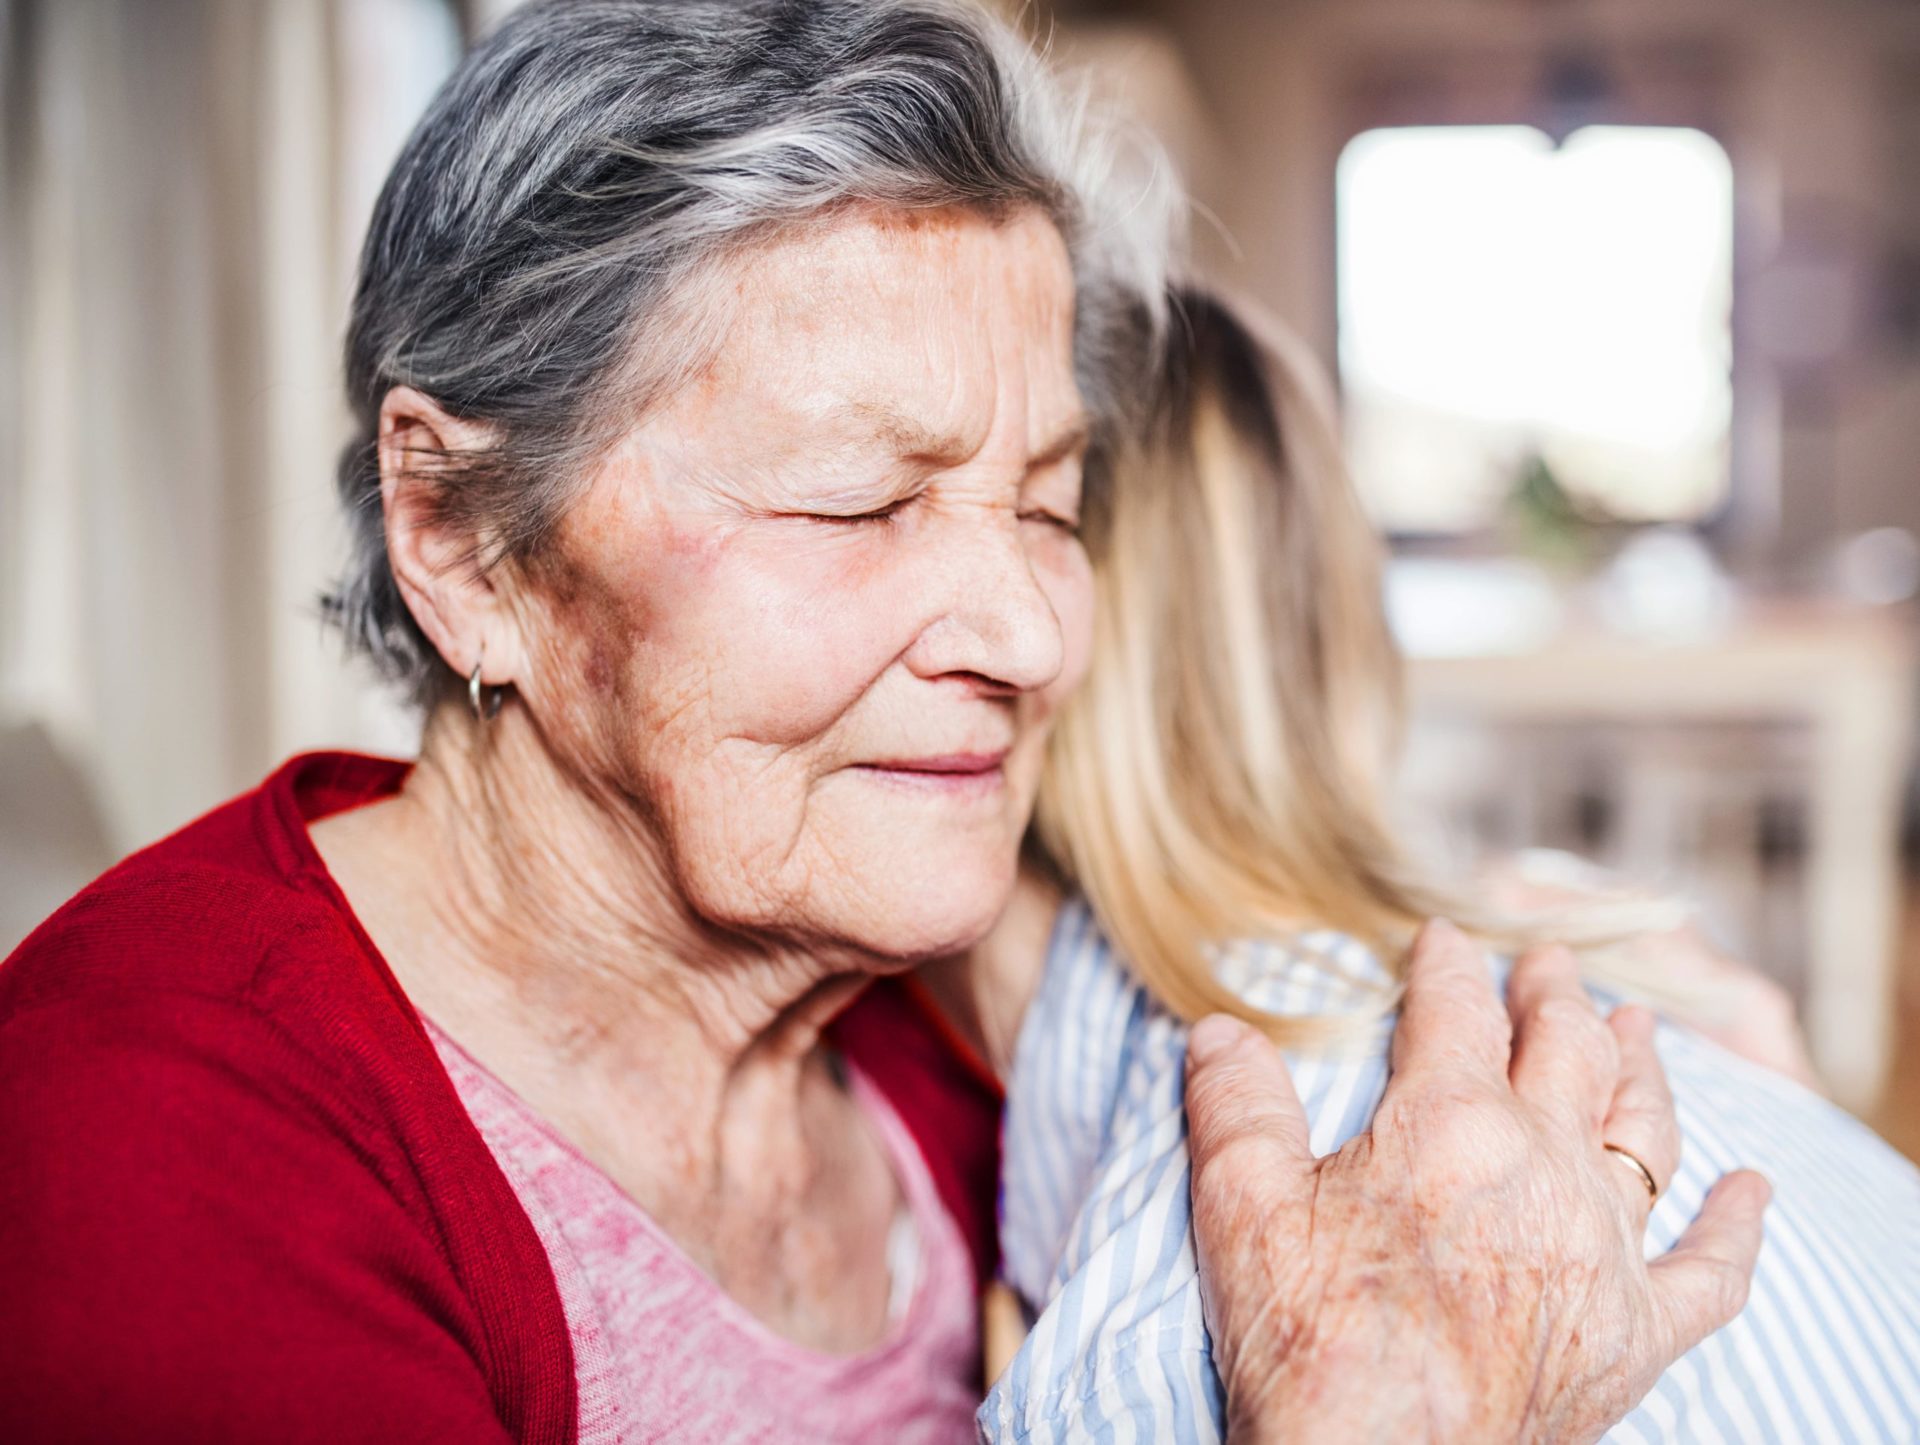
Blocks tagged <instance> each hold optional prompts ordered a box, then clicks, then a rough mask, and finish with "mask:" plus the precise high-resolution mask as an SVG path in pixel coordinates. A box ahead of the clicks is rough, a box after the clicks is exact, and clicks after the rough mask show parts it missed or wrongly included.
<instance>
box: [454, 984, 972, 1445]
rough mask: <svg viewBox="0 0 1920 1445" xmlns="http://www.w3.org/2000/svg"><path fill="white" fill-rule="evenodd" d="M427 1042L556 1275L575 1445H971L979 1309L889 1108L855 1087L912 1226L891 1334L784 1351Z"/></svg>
mask: <svg viewBox="0 0 1920 1445" xmlns="http://www.w3.org/2000/svg"><path fill="white" fill-rule="evenodd" d="M427 1032H428V1035H429V1036H430V1037H431V1038H432V1040H433V1043H434V1047H435V1048H436V1049H437V1050H439V1053H440V1058H441V1061H442V1062H443V1063H444V1064H445V1065H446V1069H447V1073H448V1075H449V1076H450V1077H451V1078H452V1080H453V1085H454V1088H455V1090H456V1091H457V1092H458V1093H459V1096H460V1101H461V1103H462V1104H464V1105H465V1106H466V1109H467V1112H468V1114H469V1115H471V1116H472V1118H473V1122H474V1125H475V1127H476V1128H477V1129H478V1130H479V1131H480V1135H481V1137H482V1138H483V1139H485V1140H486V1142H487V1146H488V1148H490V1149H491V1150H492V1151H493V1155H494V1158H495V1159H496V1160H498V1161H499V1164H500V1168H501V1171H502V1172H503V1173H504V1174H505V1175H506V1177H507V1179H508V1181H509V1182H510V1183H511V1184H512V1185H513V1189H514V1193H515V1194H516V1195H517V1196H518V1197H519V1200H520V1203H521V1205H522V1206H523V1207H524V1208H525V1209H526V1211H527V1215H528V1217H529V1218H531V1219H532V1221H533V1226H534V1229H535V1230H536V1232H537V1233H538V1234H539V1236H540V1242H541V1243H542V1244H543V1245H544V1246H545V1247H546V1251H547V1258H548V1260H549V1261H550V1262H551V1263H552V1265H553V1273H554V1279H555V1282H556V1283H557V1284H558V1286H559V1290H560V1299H561V1303H562V1304H563V1306H564V1307H565V1310H566V1315H567V1326H568V1330H569V1333H570V1334H571V1336H572V1340H573V1359H574V1378H575V1384H576V1389H577V1390H578V1398H579V1440H580V1445H614V1442H626V1445H636V1442H640V1441H650V1440H701V1441H714V1442H731V1441H780V1442H789V1441H791V1442H801V1441H829V1440H831V1441H887V1442H894V1441H898V1442H901V1445H913V1442H934V1441H938V1442H952V1441H971V1440H973V1439H974V1438H975V1435H974V1423H973V1412H974V1409H975V1407H976V1406H977V1405H978V1403H979V1397H980V1391H979V1386H978V1382H977V1381H975V1380H974V1379H973V1378H972V1369H973V1363H974V1360H975V1357H976V1352H977V1349H978V1343H979V1314H978V1304H977V1301H976V1299H975V1296H974V1284H973V1268H972V1265H971V1263H970V1259H969V1256H968V1253H967V1247H966V1242H965V1241H964V1240H963V1239H962V1238H961V1236H960V1232H959V1229H958V1227H957V1226H956V1225H955V1224H954V1222H953V1220H952V1219H951V1218H950V1217H949V1216H948V1214H947V1211H946V1209H945V1207H944V1206H943V1205H942V1204H941V1202H940V1198H939V1195H938V1193H937V1191H936V1190H935V1188H934V1184H933V1180H932V1177H931V1176H930V1175H929V1174H928V1172H927V1167H926V1163H925V1161H924V1160H923V1159H922V1158H921V1157H920V1152H919V1149H918V1147H917V1146H916V1145H915V1144H914V1142H913V1139H912V1136H911V1135H910V1134H909V1133H908V1131H907V1128H906V1126H905V1124H904V1123H902V1121H901V1120H900V1118H899V1116H898V1115H897V1114H895V1113H894V1111H893V1109H892V1107H891V1106H890V1105H889V1104H888V1103H887V1101H886V1100H885V1099H884V1098H883V1097H882V1096H881V1094H880V1092H879V1090H878V1089H876V1088H875V1087H874V1086H873V1085H872V1084H871V1083H869V1082H868V1081H867V1079H866V1078H865V1077H864V1076H862V1075H861V1074H860V1073H859V1072H858V1071H857V1070H855V1069H853V1068H852V1067H851V1066H849V1068H848V1075H849V1081H850V1086H851V1088H852V1090H853V1093H854V1097H855V1099H856V1100H857V1101H858V1103H859V1105H860V1107H861V1108H862V1109H863V1110H864V1111H865V1112H866V1114H867V1116H868V1118H870V1119H871V1120H872V1121H873V1124H874V1127H875V1128H876V1129H878V1130H879V1132H880V1136H881V1138H882V1140H883V1141H884V1142H885V1144H886V1147H887V1150H888V1153H889V1154H890V1155H891V1156H892V1158H893V1165H894V1171H895V1174H896V1176H897V1177H898V1178H899V1180H900V1184H901V1188H902V1192H903V1193H904V1194H905V1196H906V1200H907V1205H908V1209H909V1211H910V1227H907V1226H908V1224H909V1216H908V1215H903V1216H902V1226H903V1227H902V1228H901V1229H897V1230H896V1231H895V1240H896V1244H897V1245H898V1246H899V1247H897V1248H895V1249H892V1250H890V1251H889V1254H890V1258H891V1259H892V1261H893V1263H894V1265H895V1271H894V1277H895V1283H896V1287H897V1286H899V1285H900V1284H902V1283H903V1282H904V1283H907V1284H908V1285H909V1287H910V1288H909V1290H908V1291H901V1290H900V1289H898V1288H896V1296H897V1302H898V1308H897V1315H896V1320H895V1323H894V1325H893V1327H892V1329H891V1331H890V1332H889V1334H888V1337H887V1339H886V1340H885V1341H884V1342H883V1343H881V1344H880V1345H879V1346H877V1347H876V1348H874V1349H871V1350H868V1351H865V1352H864V1353H861V1354H857V1355H825V1354H819V1353H816V1352H815V1351H812V1350H808V1349H805V1348H803V1347H802V1346H800V1345H797V1344H794V1343H793V1342H791V1341H789V1340H786V1339H783V1338H781V1337H780V1336H779V1335H777V1334H775V1333H774V1332H773V1331H772V1330H770V1329H769V1328H767V1326H765V1325H764V1324H762V1323H761V1322H760V1321H759V1320H757V1319H755V1318H754V1317H753V1316H752V1315H751V1314H749V1313H748V1312H747V1311H746V1310H745V1309H744V1308H742V1307H741V1306H740V1305H739V1304H736V1303H735V1302H734V1301H733V1300H732V1299H731V1298H730V1297H728V1296H727V1295H726V1294H725V1293H724V1292H723V1291H722V1290H721V1289H720V1287H719V1286H718V1285H717V1284H715V1283H714V1282H713V1280H712V1279H711V1278H710V1277H709V1276H708V1275H707V1274H705V1273H704V1272H703V1271H702V1270H701V1269H700V1268H699V1267H698V1266H697V1265H695V1264H694V1263H693V1261H692V1260H690V1259H689V1258H688V1257H687V1256H686V1254H685V1253H684V1252H682V1251H681V1249H680V1248H679V1246H677V1245H676V1244H674V1242H673V1241H672V1240H671V1239H669V1238H668V1237H667V1236H666V1234H665V1233H663V1232H662V1231H661V1229H660V1228H659V1226H657V1225H656V1224H655V1223H654V1222H653V1221H652V1220H651V1219H650V1218H649V1217H648V1216H647V1214H646V1212H645V1211H644V1210H643V1209H641V1208H640V1206H639V1205H638V1204H636V1203H635V1202H634V1201H633V1200H632V1199H631V1198H630V1197H629V1196H628V1195H627V1194H626V1193H624V1192H623V1191H622V1190H621V1189H620V1187H619V1186H618V1185H617V1184H615V1183H614V1182H613V1181H612V1180H611V1179H609V1178H608V1177H607V1176H606V1175H605V1174H604V1173H602V1172H601V1171H600V1170H599V1169H598V1168H597V1167H595V1166H594V1165H593V1164H592V1163H590V1162H589V1161H588V1160H587V1159H586V1158H585V1157H584V1156H583V1155H582V1154H580V1153H579V1151H578V1150H576V1149H575V1148H574V1147H573V1146H572V1145H571V1144H569V1143H568V1142H567V1141H566V1140H565V1139H563V1138H562V1137H561V1136H560V1135H559V1134H558V1133H556V1132H555V1131H554V1129H553V1128H552V1126H550V1125H549V1124H548V1123H547V1122H546V1121H545V1120H544V1119H542V1118H541V1117H540V1115H538V1114H537V1113H535V1112H534V1110H533V1108H532V1106H531V1105H529V1104H528V1103H527V1102H526V1101H525V1100H523V1099H521V1098H520V1096H519V1095H517V1094H515V1093H514V1092H513V1090H511V1089H509V1088H508V1087H507V1086H506V1085H505V1084H504V1083H502V1082H501V1081H500V1080H499V1079H497V1078H496V1077H494V1075H493V1074H492V1073H490V1072H489V1071H488V1070H487V1069H486V1068H485V1067H484V1066H483V1065H481V1064H480V1063H479V1062H478V1061H477V1060H475V1059H474V1058H473V1057H472V1056H471V1055H469V1054H468V1053H467V1052H466V1051H465V1050H464V1049H462V1048H461V1047H460V1046H459V1045H458V1044H457V1043H455V1042H454V1041H453V1040H452V1039H451V1038H450V1037H448V1036H447V1035H446V1034H444V1033H442V1032H441V1031H440V1029H439V1028H437V1027H436V1026H435V1025H434V1024H433V1023H432V1022H431V1021H430V1020H429V1021H427Z"/></svg>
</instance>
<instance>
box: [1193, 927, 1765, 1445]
mask: <svg viewBox="0 0 1920 1445" xmlns="http://www.w3.org/2000/svg"><path fill="white" fill-rule="evenodd" d="M1509 1011H1510V1012H1509ZM1393 1069H1394V1074H1393V1079H1392V1081H1391V1083H1390V1084H1389V1086H1388V1090H1387V1093H1386V1096H1385V1098H1384V1099H1383V1101H1382V1103H1381V1105H1380V1108H1379V1111H1378V1113H1377V1114H1376V1115H1375V1118H1374V1122H1373V1127H1372V1129H1371V1130H1370V1131H1369V1132H1367V1133H1365V1134H1362V1135H1360V1136H1358V1137H1357V1138H1355V1139H1353V1140H1352V1141H1351V1142H1349V1143H1348V1144H1347V1145H1346V1147H1345V1148H1343V1149H1341V1150H1340V1151H1339V1152H1338V1153H1336V1154H1333V1155H1330V1156H1328V1157H1327V1158H1325V1159H1315V1158H1314V1157H1313V1155H1312V1151H1311V1149H1310V1148H1309V1147H1308V1142H1307V1139H1308V1135H1307V1121H1306V1117H1305V1114H1304V1112H1303V1111H1302V1109H1301V1106H1300V1102H1299V1099H1298V1097H1297V1096H1296V1095H1295V1093H1294V1091H1293V1088H1292V1085H1291V1082H1290V1081H1289V1079H1288V1077H1287V1073H1286V1069H1285V1066H1284V1064H1283V1063H1282V1062H1281V1060H1280V1057H1279V1055H1278V1053H1277V1052H1276V1051H1275V1050H1274V1049H1273V1048H1272V1047H1271V1046H1270V1045H1269V1044H1267V1043H1266V1041H1265V1040H1263V1039H1261V1038H1260V1037H1259V1036H1258V1035H1256V1034H1254V1033H1253V1032H1252V1031H1251V1030H1249V1029H1247V1028H1246V1027H1245V1026H1243V1025H1240V1024H1238V1023H1236V1022H1234V1021H1231V1020H1227V1019H1224V1018H1217V1019H1209V1020H1203V1021H1202V1023H1201V1024H1200V1025H1199V1026H1198V1027H1196V1029H1195V1031H1194V1036H1193V1043H1192V1046H1191V1050H1190V1054H1189V1072H1188V1082H1187V1089H1188V1095H1187V1100H1188V1112H1189V1119H1190V1123H1191V1126H1192V1142H1193V1156H1194V1182H1193V1196H1194V1229H1195V1234H1196V1236H1197V1239H1198V1244H1199V1249H1200V1267H1201V1282H1202V1290H1203V1292H1204V1295H1205V1299H1206V1306H1207V1315H1208V1323H1209V1326H1210V1328H1211V1329H1212V1331H1213V1334H1214V1339H1215V1342H1216V1359H1217V1362H1218V1363H1219V1365H1220V1368H1221V1372H1222V1375H1223V1378H1224V1380H1225V1382H1226V1387H1227V1397H1228V1409H1229V1412H1230V1438H1232V1439H1233V1440H1234V1441H1235V1442H1236V1445H1244V1442H1254V1445H1264V1442H1270V1441H1289V1440H1320V1441H1325V1440H1339V1441H1342V1442H1345V1441H1367V1440H1380V1441H1388V1440H1391V1441H1395V1442H1401V1441H1421V1440H1430V1441H1493V1440H1519V1441H1553V1442H1566V1441H1587V1440H1592V1439H1596V1438H1598V1437H1599V1436H1600V1435H1601V1434H1603V1433H1604V1432H1605V1431H1606V1430H1607V1429H1608V1428H1609V1427H1610V1426H1611V1425H1613V1424H1614V1423H1615V1422H1616V1421H1618V1420H1619V1419H1620V1418H1621V1417H1622V1416H1624V1415H1625V1414H1626V1413H1627V1412H1628V1411H1629V1410H1631V1409H1632V1408H1633V1406H1634V1405H1635V1404H1636V1403H1637V1402H1638V1401H1639V1400H1640V1399H1641V1398H1642V1397H1643V1396H1644V1395H1645V1394H1646V1392H1647V1391H1648V1390H1649V1389H1650V1388H1652V1386H1653V1384H1654V1382H1655V1381H1656V1380H1657V1379H1658V1378H1659V1376H1660V1373H1661V1372H1662V1371H1663V1370H1664V1369H1665V1368H1666V1367H1667V1365H1669V1364H1670V1363H1672V1361H1673V1360H1674V1359H1676V1358H1678V1356H1679V1355H1681V1354H1682V1353H1684V1352H1685V1351H1686V1350H1687V1349H1689V1348H1691V1347H1692V1345H1693V1344H1695V1343H1696V1342H1697V1341H1699V1340H1700V1339H1702V1338H1704V1337H1705V1336H1706V1335H1708V1334H1710V1333H1712V1332H1713V1331H1714V1330H1716V1329H1718V1328H1719V1327H1720V1326H1722V1325H1724V1324H1725V1323H1727V1321H1729V1320H1731V1319H1732V1318H1733V1316H1734V1315H1735V1314H1737V1313H1738V1312H1739V1310H1740V1308H1741V1307H1742V1305H1743V1304H1744V1303H1745V1300H1746V1292H1747V1288H1748V1285H1749V1282H1750V1280H1751V1278H1752V1274H1753V1266H1754V1261H1755V1259H1756V1257H1757V1255H1758V1252H1759V1247H1760V1226H1761V1214H1762V1211H1763V1210H1764V1209H1765V1207H1766V1202H1767V1198H1768V1187H1767V1184H1766V1182H1765V1180H1763V1179H1761V1178H1760V1176H1758V1175H1756V1174H1753V1173H1751V1172H1747V1171H1741V1172H1739V1173H1735V1174H1730V1175H1728V1176H1727V1177H1726V1178H1725V1179H1723V1180H1722V1181H1721V1182H1720V1184H1719V1185H1718V1186H1717V1187H1716V1188H1715V1189H1714V1191H1713V1192H1712V1193H1711V1194H1710V1195H1709V1196H1708V1199H1707V1202H1706V1204H1705V1206H1704V1207H1703V1209H1702V1211H1701V1214H1700V1216H1699V1218H1698V1219H1697V1220H1696V1221H1695V1222H1694V1224H1693V1226H1692V1227H1691V1228H1690V1229H1689V1230H1688V1231H1687V1233H1686V1235H1685V1236H1684V1237H1683V1238H1682V1240H1681V1241H1680V1243H1679V1244H1678V1245H1676V1246H1675V1247H1674V1249H1673V1250H1672V1251H1671V1252H1670V1253H1668V1254H1667V1255H1666V1256H1664V1257H1662V1258H1660V1259H1658V1260H1656V1261H1654V1262H1653V1263H1652V1264H1648V1263H1646V1262H1645V1261H1644V1260H1643V1257H1642V1248H1641V1240H1642V1235H1643V1232H1644V1228H1645V1223H1646V1216H1647V1212H1648V1209H1649V1207H1650V1201H1649V1198H1648V1195H1647V1190H1646V1187H1645V1185H1644V1183H1643V1182H1642V1181H1641V1179H1640V1177H1639V1175H1638V1174H1637V1173H1636V1172H1635V1171H1634V1170H1632V1169H1631V1168H1630V1167H1629V1166H1627V1165H1626V1164H1625V1163H1624V1161H1622V1160H1620V1159H1619V1158H1617V1157H1616V1156H1614V1155H1612V1154H1610V1153H1608V1152H1607V1151H1606V1150H1604V1149H1603V1148H1602V1141H1603V1140H1604V1141H1606V1142H1608V1143H1613V1144H1616V1145H1618V1146H1620V1147H1623V1148H1627V1149H1630V1150H1631V1151H1632V1152H1633V1153H1634V1154H1635V1155H1636V1156H1638V1157H1639V1158H1640V1159H1641V1160H1642V1161H1643V1162H1645V1163H1646V1165H1647V1166H1648V1168H1649V1170H1650V1171H1651V1172H1652V1173H1653V1175H1654V1178H1655V1180H1656V1182H1657V1183H1658V1184H1659V1185H1660V1186H1661V1187H1662V1188H1664V1187H1665V1184H1666V1181H1668V1180H1669V1179H1671V1177H1672V1174H1673V1170H1674V1168H1675V1167H1676V1165H1677V1163H1678V1158H1679V1137H1678V1131H1677V1128H1676V1126H1675V1123H1674V1117H1673V1112H1672V1101H1671V1098H1670V1097H1669V1096H1668V1094H1667V1091H1666V1084H1665V1080H1664V1076H1663V1075H1662V1073H1661V1071H1660V1066H1659V1062H1658V1060H1657V1058H1656V1057H1655V1055H1654V1052H1653V1047H1652V1021H1651V1018H1650V1017H1649V1016H1648V1015H1647V1014H1646V1013H1645V1012H1644V1011H1643V1010H1639V1009H1622V1010H1619V1011H1618V1012H1616V1013H1615V1015H1614V1016H1613V1018H1612V1019H1611V1020H1608V1021H1605V1022H1603V1021H1602V1020H1601V1019H1600V1017H1599V1016H1598V1014H1597V1013H1595V1012H1594V1010H1593V1007H1592V1005H1591V1004H1590V1003H1589V1002H1588V1000H1587V997H1586V995H1585V994H1584V992H1582V991H1581V989H1580V986H1579V981H1578V976H1577V974H1576V972H1575V968H1574V964H1573V960H1572V958H1571V957H1570V956H1569V955H1568V954H1567V953H1566V952H1565V950H1561V949H1547V950H1541V951H1538V952H1535V953H1533V954H1529V955H1528V956H1527V957H1526V958H1524V959H1522V960H1521V962H1520V963H1519V964H1518V965H1517V966H1516V968H1515V971H1514V976H1513V981H1512V985H1511V988H1510V990H1509V996H1508V1005H1507V1008H1506V1009H1503V1008H1502V1007H1501V1005H1500V1002H1499V1000H1498V999H1497V997H1496V996H1495V994H1494V991H1493V986H1492V983H1491V981H1490V978H1489V976H1488V973H1487V969H1486V967H1485V963H1484V961H1483V960H1482V958H1481V957H1480V955H1479V953H1478V951H1477V950H1476V949H1475V948H1474V947H1473V945H1472V944H1470V943H1469V942H1468V941H1467V940H1466V939H1465V937H1464V936H1463V935H1461V934H1460V933H1459V932H1458V931H1457V930H1455V929H1453V928H1452V927H1451V926H1449V925H1446V924H1434V925H1430V926H1429V927H1428V929H1427V930H1426V931H1425V933H1424V934H1423V935H1422V938H1421V940H1420V942H1419V944H1418V945H1417V947H1416V950H1415V956H1414V959H1413V962H1412V964H1411V966H1410V972H1409V978H1408V986H1407V995H1406V1001H1405V1005H1404V1012H1403V1014H1402V1019H1401V1023H1400V1026H1399V1028H1398V1030H1397V1032H1396V1035H1395V1039H1394V1047H1393Z"/></svg>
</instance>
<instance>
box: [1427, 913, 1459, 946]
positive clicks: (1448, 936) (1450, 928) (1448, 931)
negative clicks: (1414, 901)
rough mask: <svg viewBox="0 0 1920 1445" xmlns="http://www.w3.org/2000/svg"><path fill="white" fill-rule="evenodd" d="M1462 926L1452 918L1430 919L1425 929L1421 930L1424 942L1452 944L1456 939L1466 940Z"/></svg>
mask: <svg viewBox="0 0 1920 1445" xmlns="http://www.w3.org/2000/svg"><path fill="white" fill-rule="evenodd" d="M1465 937H1466V935H1465V934H1464V933H1462V932H1461V931H1460V926H1459V925H1458V924H1456V923H1455V922H1454V921H1453V920H1452V919H1451V918H1429V919H1428V920H1427V925H1426V927H1425V928H1422V929H1421V930H1420V938H1421V941H1423V942H1428V941H1430V942H1434V943H1451V942H1452V941H1453V940H1454V939H1456V938H1465Z"/></svg>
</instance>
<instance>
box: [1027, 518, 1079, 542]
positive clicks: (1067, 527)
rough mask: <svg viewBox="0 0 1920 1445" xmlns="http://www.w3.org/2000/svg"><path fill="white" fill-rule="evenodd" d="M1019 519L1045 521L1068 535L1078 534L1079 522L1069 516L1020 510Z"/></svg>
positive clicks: (1074, 535)
mask: <svg viewBox="0 0 1920 1445" xmlns="http://www.w3.org/2000/svg"><path fill="white" fill-rule="evenodd" d="M1020 520H1021V521H1023V522H1045V523H1046V524H1047V525H1048V526H1050V527H1057V528H1059V529H1060V530H1061V531H1062V532H1065V533H1066V534H1067V535H1068V536H1069V537H1078V536H1079V535H1080V523H1079V522H1078V521H1077V520H1075V519H1073V518H1070V517H1062V516H1058V515H1056V514H1055V513H1053V512H1022V513H1021V514H1020Z"/></svg>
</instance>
